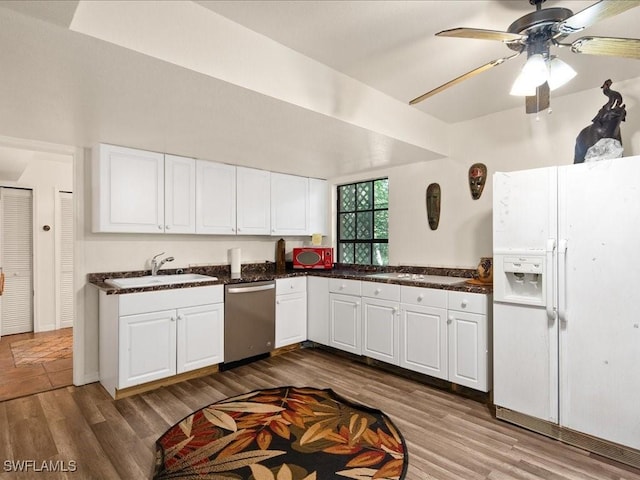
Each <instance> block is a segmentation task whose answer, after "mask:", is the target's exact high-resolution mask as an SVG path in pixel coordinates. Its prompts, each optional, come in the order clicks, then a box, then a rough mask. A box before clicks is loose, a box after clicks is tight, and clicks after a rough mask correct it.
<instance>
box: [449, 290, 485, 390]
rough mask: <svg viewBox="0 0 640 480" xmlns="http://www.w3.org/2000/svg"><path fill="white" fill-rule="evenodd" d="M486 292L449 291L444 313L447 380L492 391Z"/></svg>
mask: <svg viewBox="0 0 640 480" xmlns="http://www.w3.org/2000/svg"><path fill="white" fill-rule="evenodd" d="M489 299H490V297H489V296H488V295H480V294H477V293H476V294H474V293H465V292H449V309H448V314H447V315H448V316H447V326H448V348H449V381H451V382H453V383H456V384H458V385H464V386H466V387H470V388H474V389H476V390H481V391H483V392H488V391H489V390H491V387H492V384H493V379H492V373H491V372H492V370H493V369H492V363H491V348H490V347H491V345H490V342H489V339H490V338H491V335H492V333H491V331H492V328H491V326H492V325H491V314H490V312H489V310H488V306H489V305H490V304H491V302H490V301H489Z"/></svg>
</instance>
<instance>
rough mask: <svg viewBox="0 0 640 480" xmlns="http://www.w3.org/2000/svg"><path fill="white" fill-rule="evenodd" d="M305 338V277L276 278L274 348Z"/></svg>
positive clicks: (302, 340) (301, 340)
mask: <svg viewBox="0 0 640 480" xmlns="http://www.w3.org/2000/svg"><path fill="white" fill-rule="evenodd" d="M306 339H307V279H306V278H305V277H294V278H282V279H277V280H276V348H280V347H286V346H287V345H292V344H294V343H299V342H304V341H305V340H306Z"/></svg>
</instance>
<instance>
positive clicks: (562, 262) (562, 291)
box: [558, 238, 567, 322]
mask: <svg viewBox="0 0 640 480" xmlns="http://www.w3.org/2000/svg"><path fill="white" fill-rule="evenodd" d="M566 285H567V239H566V238H561V239H560V240H558V318H559V319H560V321H561V322H566V321H567V289H566Z"/></svg>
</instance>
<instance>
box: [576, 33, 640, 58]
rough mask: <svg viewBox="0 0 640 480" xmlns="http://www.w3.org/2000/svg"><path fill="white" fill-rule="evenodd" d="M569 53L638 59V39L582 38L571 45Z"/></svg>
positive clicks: (639, 54)
mask: <svg viewBox="0 0 640 480" xmlns="http://www.w3.org/2000/svg"><path fill="white" fill-rule="evenodd" d="M571 51H572V52H573V53H587V54H589V55H611V56H614V57H626V58H637V59H640V39H638V38H612V37H582V38H579V39H578V40H576V41H575V42H573V43H572V44H571Z"/></svg>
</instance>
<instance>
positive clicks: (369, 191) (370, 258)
mask: <svg viewBox="0 0 640 480" xmlns="http://www.w3.org/2000/svg"><path fill="white" fill-rule="evenodd" d="M338 262H339V263H355V264H361V265H387V264H388V263H389V179H387V178H379V179H377V180H370V181H367V182H359V183H350V184H348V185H339V186H338Z"/></svg>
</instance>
